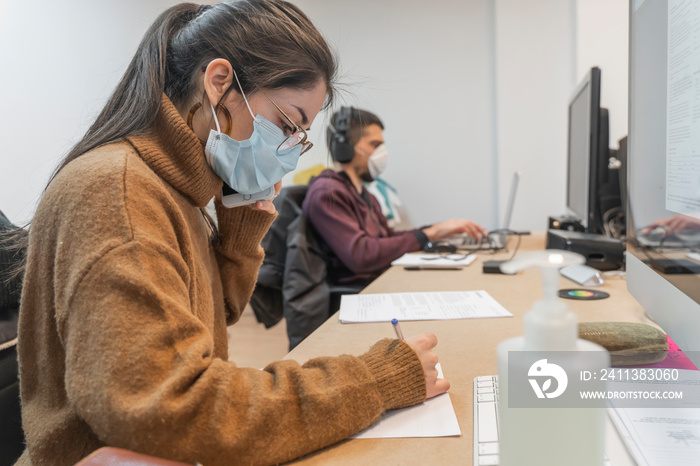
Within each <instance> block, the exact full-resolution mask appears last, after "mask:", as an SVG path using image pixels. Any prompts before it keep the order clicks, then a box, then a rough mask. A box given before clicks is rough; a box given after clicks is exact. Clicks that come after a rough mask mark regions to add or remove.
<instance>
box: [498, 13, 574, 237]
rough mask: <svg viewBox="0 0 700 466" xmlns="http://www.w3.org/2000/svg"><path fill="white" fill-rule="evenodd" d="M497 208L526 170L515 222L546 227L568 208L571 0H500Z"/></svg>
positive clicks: (529, 227)
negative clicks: (514, 179)
mask: <svg viewBox="0 0 700 466" xmlns="http://www.w3.org/2000/svg"><path fill="white" fill-rule="evenodd" d="M496 3H497V7H496V28H495V29H496V57H495V60H496V70H497V71H496V75H497V76H496V82H497V86H496V88H497V102H496V106H497V108H498V112H497V113H498V124H497V128H498V131H497V138H498V159H497V160H498V180H499V192H500V196H499V206H500V209H499V213H500V217H502V212H503V211H504V208H505V203H506V202H507V195H508V189H509V185H510V180H511V178H512V175H513V172H514V171H515V170H518V171H520V172H521V178H520V185H519V188H518V196H517V198H516V202H515V207H514V210H513V218H512V221H511V228H512V229H517V230H539V231H541V230H545V229H546V228H547V217H548V216H549V215H560V214H562V213H564V193H565V188H566V138H567V130H566V128H567V102H568V98H569V95H570V93H571V91H572V89H573V82H574V56H573V54H572V50H573V47H574V32H575V27H574V24H575V17H574V4H573V0H528V1H522V0H498V1H497V2H496Z"/></svg>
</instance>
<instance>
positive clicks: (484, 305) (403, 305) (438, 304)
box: [340, 290, 513, 323]
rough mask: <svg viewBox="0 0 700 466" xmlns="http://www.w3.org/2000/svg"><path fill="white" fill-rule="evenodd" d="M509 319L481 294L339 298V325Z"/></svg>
mask: <svg viewBox="0 0 700 466" xmlns="http://www.w3.org/2000/svg"><path fill="white" fill-rule="evenodd" d="M512 316H513V314H511V313H510V312H508V311H507V310H506V309H505V308H504V307H503V306H501V305H500V304H499V303H498V301H496V300H495V299H493V297H492V296H491V295H490V294H488V293H487V292H485V291H483V290H479V291H444V292H426V293H378V294H355V295H343V296H341V298H340V321H341V322H343V323H351V322H352V323H356V322H390V321H391V319H399V321H402V320H446V319H473V318H480V317H512Z"/></svg>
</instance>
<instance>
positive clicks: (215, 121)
mask: <svg viewBox="0 0 700 466" xmlns="http://www.w3.org/2000/svg"><path fill="white" fill-rule="evenodd" d="M209 106H210V107H211V114H212V115H214V123H215V124H216V132H217V133H221V126H219V119H218V118H217V117H216V110H215V109H214V105H213V104H212V103H211V102H209Z"/></svg>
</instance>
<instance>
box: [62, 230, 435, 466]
mask: <svg viewBox="0 0 700 466" xmlns="http://www.w3.org/2000/svg"><path fill="white" fill-rule="evenodd" d="M144 241H145V240H132V241H129V242H127V243H125V244H123V245H119V246H117V247H114V248H112V249H110V250H109V251H107V252H105V254H104V255H103V256H102V257H100V258H99V259H98V260H97V261H96V262H95V263H94V264H92V265H91V266H90V267H89V270H87V271H86V273H85V274H84V275H83V276H82V278H81V280H80V282H79V283H78V284H76V285H75V288H74V289H73V290H71V292H70V296H71V298H70V300H69V302H68V303H66V304H67V306H66V309H69V311H66V312H61V313H60V314H59V315H58V316H57V325H58V331H59V336H60V339H61V343H62V346H63V347H64V348H65V352H66V357H65V364H66V366H65V387H66V394H67V397H68V399H69V401H70V404H71V406H72V407H73V409H74V410H75V411H76V413H77V414H78V415H79V416H80V417H81V418H82V419H83V420H84V421H85V422H86V423H87V424H88V425H89V426H90V429H91V430H92V431H93V432H94V433H95V434H96V435H97V436H98V437H99V438H100V439H101V441H102V442H104V443H105V444H107V445H111V446H115V447H122V448H127V449H131V450H135V451H139V452H143V453H146V454H152V455H155V456H162V457H167V458H172V459H177V460H181V461H189V462H195V461H199V462H201V463H203V464H222V461H229V460H230V461H231V462H235V463H239V464H261V463H264V464H269V463H278V462H283V461H288V460H291V459H293V458H295V457H298V456H301V455H304V454H306V453H309V452H311V451H313V450H316V449H319V448H322V447H324V446H326V445H329V444H332V443H334V442H337V441H339V440H341V439H343V438H346V437H347V436H349V435H352V434H354V433H356V432H358V431H359V430H361V429H363V428H365V427H367V426H369V425H370V424H372V423H373V422H375V421H376V420H377V419H378V418H379V416H380V415H381V413H382V412H383V411H385V410H386V409H390V408H397V407H402V406H407V405H411V404H415V403H418V402H420V401H422V400H423V399H425V378H424V377H425V376H424V374H423V371H422V368H421V365H420V361H419V360H418V357H417V356H416V354H415V353H414V352H413V350H412V349H411V348H410V347H409V346H408V345H407V344H406V343H405V342H400V341H398V340H384V341H380V342H379V343H377V344H376V345H374V346H373V347H372V348H371V349H370V350H369V351H368V352H367V353H366V354H364V355H362V356H360V357H359V358H358V357H354V356H347V355H346V356H340V357H335V358H318V359H313V360H310V361H308V362H307V363H306V364H304V365H303V366H300V365H299V364H298V363H296V362H294V361H280V362H275V363H272V364H270V365H269V366H268V367H266V368H265V370H262V371H260V370H256V369H247V368H239V367H237V366H236V365H235V364H234V363H232V362H227V361H223V360H221V359H218V358H215V357H213V356H212V354H213V345H214V343H213V339H212V335H211V334H210V333H209V332H208V331H207V330H206V328H205V327H204V325H203V323H202V322H201V321H200V320H199V319H198V318H197V317H196V316H194V315H193V314H192V311H191V309H190V301H189V299H190V298H189V295H188V287H187V283H186V281H187V279H188V277H187V275H186V274H185V273H184V269H183V266H182V263H181V258H180V257H179V256H178V255H177V253H176V252H175V251H173V250H172V249H169V248H167V247H162V246H160V245H159V244H148V243H145V242H144ZM225 459H228V460H225Z"/></svg>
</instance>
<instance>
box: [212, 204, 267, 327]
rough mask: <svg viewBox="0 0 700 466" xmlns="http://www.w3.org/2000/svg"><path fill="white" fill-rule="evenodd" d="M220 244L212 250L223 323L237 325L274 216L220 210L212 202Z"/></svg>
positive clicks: (241, 209)
mask: <svg viewBox="0 0 700 466" xmlns="http://www.w3.org/2000/svg"><path fill="white" fill-rule="evenodd" d="M215 206H216V217H217V221H218V225H219V237H220V240H221V243H220V244H219V246H217V248H216V260H217V262H218V264H219V271H220V275H221V282H222V284H223V288H224V299H225V303H226V309H227V316H226V317H227V319H226V320H227V323H228V324H229V325H230V324H233V323H235V322H237V321H238V319H239V318H240V316H241V314H242V313H243V309H244V308H245V306H246V304H247V303H248V301H250V296H251V295H252V294H253V289H254V288H255V282H256V280H257V276H258V269H259V268H260V264H262V261H263V257H264V256H265V252H264V250H263V248H262V246H261V245H260V242H261V241H262V239H263V237H264V236H265V233H267V230H268V229H269V228H270V225H272V222H273V221H274V220H275V218H277V214H274V215H271V214H269V213H267V212H264V211H261V210H256V209H252V208H251V207H249V206H241V207H235V208H232V209H229V208H226V207H224V206H223V205H222V204H221V203H220V202H219V201H216V202H215Z"/></svg>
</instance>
